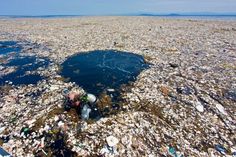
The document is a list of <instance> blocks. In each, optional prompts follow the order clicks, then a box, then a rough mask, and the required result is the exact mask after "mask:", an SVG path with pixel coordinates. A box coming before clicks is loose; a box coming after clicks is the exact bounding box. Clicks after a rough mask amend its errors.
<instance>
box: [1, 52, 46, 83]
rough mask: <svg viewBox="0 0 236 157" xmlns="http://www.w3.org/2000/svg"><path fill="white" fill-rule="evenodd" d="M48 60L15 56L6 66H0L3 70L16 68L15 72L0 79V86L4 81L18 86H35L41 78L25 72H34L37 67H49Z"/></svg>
mask: <svg viewBox="0 0 236 157" xmlns="http://www.w3.org/2000/svg"><path fill="white" fill-rule="evenodd" d="M49 63H50V62H49V60H47V59H38V58H37V57H35V56H24V57H21V56H15V57H14V59H11V60H9V62H8V63H6V64H3V63H2V64H1V63H0V65H1V66H3V67H4V68H9V67H10V66H16V67H17V69H16V71H14V72H12V73H10V74H8V75H3V76H2V77H0V85H4V84H5V82H6V81H10V82H12V83H13V84H14V85H20V84H36V83H37V82H38V81H40V80H42V79H43V77H42V76H40V75H38V74H27V71H35V70H37V69H38V68H39V67H42V68H46V67H47V66H48V65H49Z"/></svg>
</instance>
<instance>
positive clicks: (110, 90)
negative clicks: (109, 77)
mask: <svg viewBox="0 0 236 157" xmlns="http://www.w3.org/2000/svg"><path fill="white" fill-rule="evenodd" d="M107 91H108V92H115V89H113V88H108V89H107Z"/></svg>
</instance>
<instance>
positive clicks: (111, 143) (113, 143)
mask: <svg viewBox="0 0 236 157" xmlns="http://www.w3.org/2000/svg"><path fill="white" fill-rule="evenodd" d="M106 141H107V144H108V146H110V147H114V146H116V145H117V144H118V142H119V140H118V138H116V137H114V136H108V137H107V138H106Z"/></svg>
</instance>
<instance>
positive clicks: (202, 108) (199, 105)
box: [196, 102, 204, 112]
mask: <svg viewBox="0 0 236 157" xmlns="http://www.w3.org/2000/svg"><path fill="white" fill-rule="evenodd" d="M196 109H197V110H198V111H199V112H204V107H203V105H202V104H201V103H200V102H197V103H196Z"/></svg>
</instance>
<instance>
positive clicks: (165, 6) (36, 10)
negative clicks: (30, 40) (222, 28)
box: [0, 0, 236, 15]
mask: <svg viewBox="0 0 236 157" xmlns="http://www.w3.org/2000/svg"><path fill="white" fill-rule="evenodd" d="M202 12H204V13H205V12H207V13H219V14H225V13H234V14H235V13H236V0H0V15H113V14H137V13H156V14H163V13H164V14H168V13H202Z"/></svg>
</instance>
